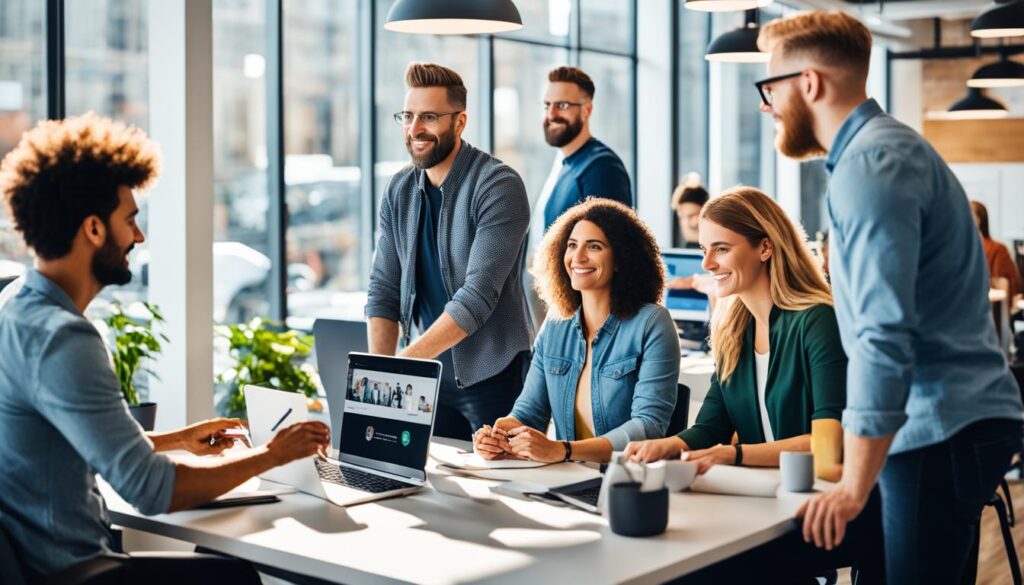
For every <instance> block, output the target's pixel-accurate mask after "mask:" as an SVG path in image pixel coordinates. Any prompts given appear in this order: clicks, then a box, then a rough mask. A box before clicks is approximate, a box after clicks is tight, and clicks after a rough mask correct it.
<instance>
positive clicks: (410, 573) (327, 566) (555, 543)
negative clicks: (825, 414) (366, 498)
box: [101, 441, 807, 585]
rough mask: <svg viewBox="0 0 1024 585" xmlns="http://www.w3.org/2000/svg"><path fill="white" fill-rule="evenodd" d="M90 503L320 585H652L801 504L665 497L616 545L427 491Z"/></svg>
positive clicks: (591, 530)
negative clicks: (189, 503) (156, 506)
mask: <svg viewBox="0 0 1024 585" xmlns="http://www.w3.org/2000/svg"><path fill="white" fill-rule="evenodd" d="M445 442H447V443H449V444H451V442H450V441H445ZM431 466H433V464H431ZM763 471H764V472H765V473H778V472H777V471H776V470H763ZM460 481H463V480H460ZM466 481H473V482H478V481H486V480H466ZM101 491H102V492H103V496H104V497H105V498H106V500H107V504H108V506H109V509H110V516H111V519H112V521H113V522H114V523H115V524H118V525H120V526H124V527H127V528H131V529H135V530H141V531H146V532H150V533H155V534H159V535H163V536H167V537H170V538H175V539H179V540H184V541H187V542H191V543H195V544H197V545H201V546H204V547H207V548H210V549H213V550H217V551H221V552H223V553H225V554H230V555H233V556H237V557H240V558H243V559H247V560H250V561H253V562H256V563H260V564H263V565H270V566H274V567H278V568H281V569H284V570H287V571H291V572H294V573H298V574H302V575H309V576H313V577H317V578H319V579H324V580H327V581H331V582H338V583H431V584H433V583H437V584H446V583H479V582H488V583H514V584H515V585H522V584H523V583H559V582H561V583H595V584H596V583H661V582H664V581H666V580H669V579H672V578H674V577H678V576H681V575H685V574H688V573H692V572H693V571H696V570H698V569H700V568H703V567H706V566H709V565H711V564H713V563H716V562H718V561H720V560H723V559H725V558H728V557H730V556H733V555H736V554H738V553H740V552H743V551H746V550H749V549H751V548H753V547H756V546H758V545H760V544H763V543H765V542H768V541H769V540H772V539H773V538H776V537H778V536H781V535H783V534H785V533H786V532H788V531H789V530H792V529H793V528H794V526H795V524H794V522H793V514H794V513H795V512H796V510H797V508H798V507H799V506H800V504H801V503H802V502H803V501H804V500H805V499H806V498H807V494H782V495H780V497H778V498H753V497H738V496H717V495H708V494H697V493H689V492H686V493H680V494H672V496H671V511H670V519H669V527H668V530H667V531H666V532H665V533H664V534H662V535H660V536H656V537H652V538H627V537H622V536H617V535H615V534H612V532H611V530H610V529H609V528H608V523H607V521H606V520H605V519H604V518H602V517H600V516H596V515H593V514H588V513H586V512H582V511H578V510H575V509H570V508H561V507H555V506H551V505H548V504H544V503H540V502H526V501H521V500H517V499H513V498H508V497H500V496H499V497H495V498H494V499H489V500H474V499H469V498H464V497H458V496H453V495H448V494H444V493H440V492H438V491H435V490H434V489H433V488H430V487H428V488H427V489H424V490H423V491H421V492H419V493H417V494H415V495H413V496H410V497H404V498H397V499H391V500H384V501H381V502H376V503H370V504H364V505H360V506H355V507H352V508H347V509H346V508H339V507H336V506H333V505H331V504H329V503H327V502H325V501H323V500H320V499H317V498H314V497H313V496H309V495H306V494H290V495H285V496H282V497H281V499H282V501H281V502H279V503H275V504H269V505H261V506H252V507H241V508H227V509H221V510H197V511H188V512H177V513H174V514H162V515H159V516H152V517H147V516H143V515H141V514H139V513H138V512H137V511H135V510H134V509H133V508H132V507H131V506H129V505H128V504H127V503H125V502H124V501H123V500H122V499H121V498H120V497H118V496H117V495H116V494H115V493H114V492H113V490H111V489H110V487H109V486H107V485H106V484H102V485H101Z"/></svg>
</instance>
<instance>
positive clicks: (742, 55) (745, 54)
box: [704, 10, 771, 63]
mask: <svg viewBox="0 0 1024 585" xmlns="http://www.w3.org/2000/svg"><path fill="white" fill-rule="evenodd" d="M744 19H745V22H744V24H743V26H742V27H740V28H738V29H735V30H731V31H729V32H727V33H722V34H720V35H718V37H717V38H715V40H713V41H711V43H710V44H709V45H708V49H707V51H705V52H704V58H705V59H707V60H708V61H718V62H724V63H766V62H767V61H768V58H769V57H771V53H765V52H763V51H761V50H760V49H758V48H757V35H758V34H759V33H760V32H761V28H760V27H759V26H757V10H748V11H747V12H746V15H745V17H744Z"/></svg>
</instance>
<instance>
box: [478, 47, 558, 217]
mask: <svg viewBox="0 0 1024 585" xmlns="http://www.w3.org/2000/svg"><path fill="white" fill-rule="evenodd" d="M568 58H569V51H568V50H566V49H562V48H556V47H548V46H543V45H532V44H526V43H516V42H512V41H506V40H495V41H494V65H495V66H494V155H495V156H497V157H498V158H499V159H501V160H502V161H504V162H505V164H507V165H509V166H511V167H512V168H514V169H516V171H518V172H519V175H520V176H521V177H522V178H523V183H524V184H525V185H526V192H527V193H528V194H529V196H530V200H531V201H533V200H534V199H536V198H537V197H538V196H539V195H540V191H541V188H543V187H544V181H545V180H546V179H547V177H548V174H549V173H550V172H551V165H552V163H553V161H554V160H555V154H556V150H555V149H554V148H552V147H551V146H549V145H548V143H547V142H545V140H544V129H543V120H544V112H543V110H542V109H541V101H542V98H543V96H544V88H545V86H546V85H547V73H548V71H550V70H551V69H553V68H554V67H557V66H559V65H564V64H566V63H567V62H568Z"/></svg>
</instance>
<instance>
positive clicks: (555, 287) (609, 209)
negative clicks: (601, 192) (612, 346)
mask: <svg viewBox="0 0 1024 585" xmlns="http://www.w3.org/2000/svg"><path fill="white" fill-rule="evenodd" d="M581 221H589V222H591V223H593V224H595V225H596V226H597V227H599V228H601V231H603V232H604V235H605V237H606V238H608V245H609V246H610V247H611V250H612V254H613V256H614V258H615V273H614V275H613V276H612V314H614V315H615V316H616V317H618V318H620V319H628V318H630V317H632V316H633V315H636V313H637V312H638V311H639V310H640V308H641V307H642V306H643V305H645V304H647V303H658V302H660V301H661V297H662V294H663V293H664V291H665V265H664V263H663V262H662V261H661V254H660V252H659V249H658V243H657V241H655V239H654V234H652V233H651V230H650V228H648V227H647V224H645V223H644V222H643V220H641V219H640V218H639V217H638V216H637V214H636V212H635V211H633V210H632V209H630V208H629V207H627V206H625V205H623V204H621V203H619V202H617V201H612V200H610V199H604V198H599V197H589V198H587V199H586V200H585V201H583V202H582V203H580V204H578V205H576V206H574V207H571V208H570V209H569V210H567V211H566V212H565V213H563V214H562V215H561V216H559V218H558V219H557V220H555V222H554V223H553V224H551V227H550V228H549V229H548V231H547V233H546V234H545V235H544V239H543V241H542V242H541V244H540V248H539V249H538V250H537V254H536V255H535V256H534V259H533V266H532V267H531V269H530V272H531V273H532V274H533V276H534V279H535V281H534V289H535V290H536V291H537V294H538V295H540V298H541V299H543V301H544V302H545V303H547V305H548V307H549V308H550V309H552V310H553V311H554V312H555V313H556V314H557V315H558V316H559V317H560V318H562V319H567V318H569V317H570V316H571V315H572V314H573V313H575V312H576V310H577V309H579V307H580V303H582V296H581V295H580V292H579V291H577V290H573V288H572V283H571V281H570V279H569V274H568V273H567V272H566V270H565V260H564V259H565V251H566V248H567V246H568V244H569V236H570V234H572V230H573V228H574V227H576V224H577V223H579V222H581Z"/></svg>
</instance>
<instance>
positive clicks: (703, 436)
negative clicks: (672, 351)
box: [625, 187, 883, 582]
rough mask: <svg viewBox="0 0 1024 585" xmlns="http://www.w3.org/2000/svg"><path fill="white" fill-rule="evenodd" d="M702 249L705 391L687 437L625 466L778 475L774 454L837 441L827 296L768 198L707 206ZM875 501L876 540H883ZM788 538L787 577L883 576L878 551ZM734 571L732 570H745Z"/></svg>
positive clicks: (633, 448) (800, 242)
mask: <svg viewBox="0 0 1024 585" xmlns="http://www.w3.org/2000/svg"><path fill="white" fill-rule="evenodd" d="M700 245H701V249H702V250H703V251H704V262H703V266H704V268H705V269H706V270H707V271H708V272H710V273H711V274H712V275H713V277H714V281H715V293H716V295H717V296H718V298H719V302H718V307H717V308H716V310H715V312H714V314H713V316H712V320H711V348H712V351H713V353H714V356H715V373H714V375H713V376H712V378H711V387H710V389H709V390H708V394H707V397H706V398H705V399H704V403H703V404H702V405H701V408H700V412H699V413H698V414H697V421H696V423H695V424H694V425H693V426H692V427H690V428H688V429H686V430H684V431H682V432H681V433H679V434H678V435H676V436H672V437H668V438H664V439H652V440H648V441H643V442H633V443H630V444H629V445H628V446H627V447H626V449H625V455H626V457H628V458H630V459H632V460H634V461H640V462H648V461H656V460H659V459H670V458H672V459H674V458H677V457H679V456H680V454H681V453H682V454H683V455H684V458H685V459H687V460H689V461H696V462H697V464H698V473H704V472H706V471H707V470H708V469H709V468H710V467H711V466H714V465H744V466H750V467H778V466H779V458H780V454H781V453H782V452H784V451H810V449H811V434H812V430H813V432H814V435H815V438H816V440H820V441H829V442H831V443H833V444H838V443H840V441H841V440H842V439H841V437H842V427H841V426H840V422H839V418H840V413H841V412H842V408H843V406H844V405H845V403H846V391H845V388H846V355H845V354H844V353H843V348H842V343H841V342H840V339H839V328H838V326H837V324H836V316H835V312H834V311H833V309H832V295H831V293H830V292H829V288H828V284H826V283H825V279H824V277H823V276H822V273H821V269H820V268H819V266H818V263H817V262H816V261H815V259H814V257H813V256H812V254H811V251H810V248H809V247H808V246H807V243H806V241H805V239H804V237H803V234H802V233H801V231H800V230H799V229H798V228H797V227H796V225H794V224H793V222H792V221H790V219H789V217H788V216H787V215H786V212H785V211H783V209H782V207H781V206H779V204H778V203H776V202H775V201H774V200H772V199H771V198H770V197H768V196H767V195H765V194H764V193H762V192H760V191H758V190H757V189H753V188H750V187H736V188H734V189H731V190H729V191H726V192H725V193H723V194H722V195H720V196H718V197H716V198H714V199H713V200H711V202H710V203H708V204H707V205H705V206H704V209H703V211H702V212H701V218H700ZM734 433H735V434H736V436H737V438H738V442H736V443H734V444H733V443H732V437H733V434H734ZM838 463H839V460H838V458H837V459H836V461H834V464H836V465H837V464H838ZM877 500H878V498H877V496H876V497H875V499H874V500H873V506H874V512H875V513H874V517H873V519H872V521H873V527H874V532H875V535H874V536H875V542H877V540H878V538H877V536H878V535H879V534H880V532H881V528H880V525H879V521H878V512H879V508H878V501H877ZM864 524H865V527H864V529H870V528H871V526H867V524H871V522H866V523H864ZM858 530H861V528H860V526H858ZM791 540H792V542H790V543H789V544H788V546H789V547H791V548H793V549H794V550H798V551H799V550H803V554H804V556H805V558H804V559H803V562H802V563H800V564H798V565H796V566H792V567H785V568H784V569H785V570H794V571H797V572H798V573H802V572H810V573H814V572H817V571H827V570H832V569H835V568H837V567H841V566H847V565H849V564H853V565H857V566H859V568H860V569H861V570H865V571H867V572H868V573H871V572H872V571H873V572H874V573H875V575H874V577H873V578H877V577H880V575H881V573H882V571H883V570H882V561H881V555H882V551H881V548H880V545H879V546H876V547H874V548H872V547H870V546H867V547H865V546H863V542H858V543H857V547H856V548H854V547H853V546H851V547H847V549H844V550H843V551H842V554H841V555H824V554H818V553H817V551H816V550H815V549H814V548H813V547H806V546H805V545H804V543H802V542H800V539H799V537H797V535H796V534H794V535H793V538H792V539H791ZM766 550H767V549H766ZM770 550H779V549H777V548H775V547H772V548H771V549H770ZM761 552H762V553H763V552H764V551H761ZM759 554H760V553H759ZM765 556H766V557H767V558H769V559H770V558H773V557H774V556H776V555H770V554H769V555H765ZM731 565H732V566H733V567H735V568H737V569H738V570H740V571H743V570H746V569H745V568H744V567H749V566H752V565H749V564H746V563H731ZM754 566H756V567H757V569H756V570H758V571H761V570H763V568H764V567H763V565H762V564H760V563H758V564H756V565H754ZM722 570H724V567H723V568H722ZM867 576H868V574H867V573H865V574H864V575H862V577H865V578H866V577H867ZM733 577H736V578H738V577H739V575H733ZM748 577H753V575H748ZM744 580H745V579H744ZM754 580H756V579H754ZM732 581H733V579H732V578H730V579H724V580H722V582H732ZM866 582H874V581H872V580H871V578H868V580H867V581H866Z"/></svg>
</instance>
